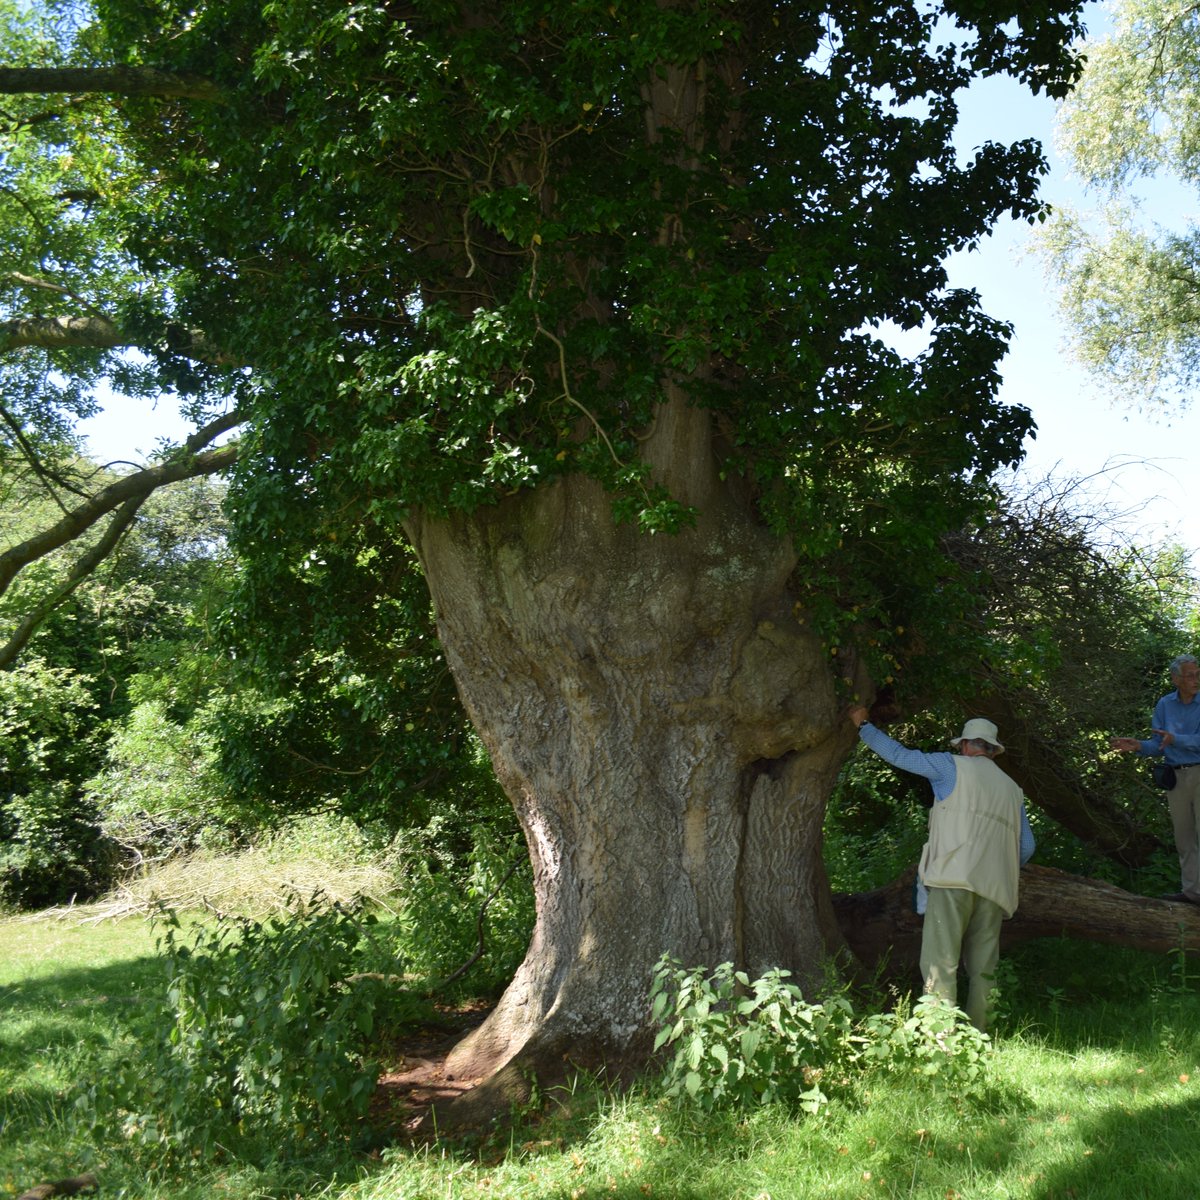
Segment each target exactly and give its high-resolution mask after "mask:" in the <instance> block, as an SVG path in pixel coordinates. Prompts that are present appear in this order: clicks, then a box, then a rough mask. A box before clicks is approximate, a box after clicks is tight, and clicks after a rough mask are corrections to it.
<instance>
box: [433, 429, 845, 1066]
mask: <svg viewBox="0 0 1200 1200" xmlns="http://www.w3.org/2000/svg"><path fill="white" fill-rule="evenodd" d="M677 434H678V431H676V433H675V434H672V435H671V436H676V435H677ZM685 458H686V456H685ZM676 461H679V460H676ZM691 461H695V458H694V457H693V458H692V459H691ZM676 482H677V483H678V484H680V485H682V486H684V488H685V490H686V489H687V484H686V482H685V481H676ZM693 482H694V481H693ZM706 511H707V513H708V515H707V516H706V517H705V518H703V519H702V521H701V524H700V525H699V527H698V528H697V529H695V530H692V531H688V532H685V533H683V534H680V535H677V536H645V535H640V534H638V533H637V532H636V531H635V530H633V529H630V528H628V527H616V526H614V524H613V521H612V518H611V515H610V498H609V497H608V496H607V495H605V494H604V493H603V492H602V491H601V490H600V489H599V488H598V487H596V486H595V485H594V484H592V483H590V482H589V481H586V480H581V479H569V480H565V481H562V482H559V483H557V484H555V485H553V486H551V487H548V488H546V489H542V490H540V491H538V492H536V493H533V494H529V495H524V496H519V497H515V498H513V499H511V500H509V501H507V502H505V503H504V504H501V505H499V506H497V507H495V508H491V509H484V510H481V511H478V512H476V513H474V514H472V515H471V516H469V517H452V518H449V519H436V520H435V519H432V518H428V517H422V518H418V519H414V520H413V521H412V523H411V524H410V529H409V532H410V536H411V537H412V540H413V543H414V545H415V546H416V548H417V550H418V553H419V555H420V557H421V561H422V565H423V567H424V570H425V574H426V577H427V579H428V582H429V585H430V588H431V591H432V594H433V597H434V603H435V606H436V609H437V618H438V628H439V634H440V637H441V640H442V644H443V646H444V647H445V651H446V654H447V658H448V661H449V664H450V667H451V669H452V671H453V672H454V675H455V678H456V679H457V681H458V685H459V689H460V692H461V694H462V698H463V701H464V703H465V705H466V707H467V710H468V712H469V713H470V715H471V717H472V719H473V721H474V722H475V724H476V726H477V728H478V729H479V730H480V732H481V735H482V736H483V738H484V740H485V742H486V744H487V747H488V750H489V752H490V753H491V756H492V762H493V765H494V768H495V770H496V773H497V776H498V777H499V779H500V781H501V782H502V784H503V785H504V787H505V789H506V790H507V792H508V795H509V796H510V798H511V799H512V802H513V804H514V806H515V808H516V811H517V814H518V816H519V818H520V821H521V824H522V826H523V828H524V831H525V835H526V838H527V841H528V845H529V852H530V856H531V859H532V862H533V874H534V888H535V894H536V899H537V921H536V927H535V931H534V934H533V939H532V942H531V945H530V947H529V951H528V954H527V956H526V958H525V961H524V963H523V964H522V966H521V968H520V969H519V971H518V972H517V975H516V977H515V979H514V980H513V982H512V984H511V986H510V987H509V988H508V990H507V991H506V992H505V994H504V996H503V998H502V999H501V1000H500V1002H499V1004H498V1006H497V1008H496V1010H495V1011H494V1012H493V1014H492V1016H491V1017H490V1018H489V1020H488V1021H487V1022H486V1023H485V1024H484V1025H483V1026H482V1027H481V1028H480V1029H479V1030H478V1031H477V1032H476V1033H475V1034H473V1035H472V1036H471V1037H470V1038H468V1039H467V1041H466V1042H465V1043H463V1044H462V1045H461V1046H460V1047H459V1048H458V1050H457V1051H456V1052H455V1054H454V1055H453V1056H452V1058H451V1061H450V1064H449V1069H450V1070H451V1071H452V1072H453V1073H455V1074H456V1075H458V1076H459V1077H460V1078H465V1077H481V1076H484V1075H488V1074H491V1073H492V1072H495V1071H497V1070H498V1069H499V1068H500V1067H502V1066H504V1065H505V1064H506V1063H509V1062H510V1061H512V1060H518V1061H519V1063H520V1065H521V1066H522V1067H524V1066H526V1065H528V1066H531V1067H532V1068H533V1069H534V1070H542V1069H544V1068H549V1069H551V1070H553V1069H554V1064H555V1063H557V1064H558V1067H559V1069H560V1070H561V1063H562V1059H563V1057H564V1056H570V1057H571V1059H572V1060H573V1061H576V1062H580V1063H589V1064H595V1063H598V1062H601V1061H603V1062H605V1063H606V1064H608V1065H610V1066H611V1065H617V1066H619V1065H621V1064H623V1063H636V1062H637V1061H638V1060H639V1059H640V1058H641V1057H642V1056H643V1055H644V1053H645V1051H646V1050H647V1048H648V1047H647V1043H648V1036H649V1027H648V1012H647V999H646V997H647V991H648V988H649V983H650V978H651V971H652V968H653V966H654V964H655V962H656V961H657V960H658V959H659V957H660V956H661V955H663V954H664V953H670V954H672V955H674V956H676V957H678V958H679V959H681V960H682V961H684V962H685V963H687V964H688V965H695V964H701V963H704V964H716V963H719V962H723V961H733V962H735V963H737V964H739V965H740V966H744V967H745V968H746V969H747V970H749V971H752V972H759V971H761V970H764V969H766V968H767V967H769V966H775V965H778V966H783V967H787V968H789V969H791V970H793V971H795V972H796V973H797V974H798V976H799V978H800V980H801V981H802V982H808V983H812V982H814V981H815V980H816V978H817V977H818V975H819V973H820V971H821V968H822V964H823V963H824V962H825V961H826V960H827V956H828V954H829V953H830V952H832V951H834V950H836V949H837V948H838V947H839V946H840V945H841V940H840V936H839V934H838V930H837V925H836V920H835V918H834V915H833V910H832V905H831V898H830V895H829V888H828V884H827V881H826V877H825V874H824V870H823V867H822V864H821V825H822V819H823V814H824V809H825V802H826V798H827V796H828V794H829V791H830V789H831V787H832V784H833V781H834V778H835V776H836V773H837V771H838V768H839V766H840V765H841V763H842V761H843V759H844V757H845V755H846V753H847V751H848V749H849V747H850V745H851V743H852V733H853V731H852V730H850V731H848V727H847V726H845V724H844V722H840V721H839V720H838V701H837V698H836V695H835V690H834V679H833V672H832V670H831V667H830V656H829V654H828V653H827V652H826V651H825V650H823V648H822V646H821V644H820V642H819V639H818V638H817V637H816V636H814V634H813V633H812V632H811V631H810V630H808V629H807V628H806V627H805V626H804V625H803V624H801V623H800V622H799V621H798V620H797V617H796V614H795V613H794V611H793V601H792V599H791V597H790V596H789V594H788V590H787V582H788V578H789V575H790V573H791V571H792V569H793V566H794V559H793V555H792V553H791V551H790V549H789V548H788V547H787V546H786V544H784V543H781V542H780V541H779V540H778V539H776V538H774V537H772V536H771V535H769V534H768V533H767V532H766V531H764V530H763V529H762V528H761V527H759V526H757V525H756V524H755V523H754V522H753V521H752V519H750V517H749V516H748V515H747V513H746V512H742V511H739V510H738V509H737V506H736V505H734V504H733V503H732V502H727V503H725V504H724V505H723V506H722V505H713V506H710V507H709V508H708V509H707V510H706Z"/></svg>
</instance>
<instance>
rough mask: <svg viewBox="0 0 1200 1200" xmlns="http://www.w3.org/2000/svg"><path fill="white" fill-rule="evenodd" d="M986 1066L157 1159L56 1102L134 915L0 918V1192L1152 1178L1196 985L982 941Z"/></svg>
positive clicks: (134, 1011)
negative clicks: (972, 1076) (812, 1103)
mask: <svg viewBox="0 0 1200 1200" xmlns="http://www.w3.org/2000/svg"><path fill="white" fill-rule="evenodd" d="M1005 962H1006V967H1005V985H1006V997H1005V1010H1004V1016H1003V1025H1002V1027H1001V1030H1000V1032H999V1033H998V1036H997V1039H996V1045H995V1050H994V1054H993V1056H992V1060H991V1065H990V1075H989V1086H988V1088H987V1090H986V1093H985V1096H984V1098H983V1100H982V1101H970V1102H968V1101H964V1100H962V1099H961V1098H958V1097H956V1096H954V1095H951V1094H946V1093H945V1092H944V1091H939V1090H938V1089H937V1088H936V1086H934V1085H929V1086H925V1085H922V1086H916V1087H914V1086H913V1085H911V1084H908V1085H905V1086H901V1085H900V1084H899V1083H898V1082H897V1081H894V1080H892V1079H889V1078H886V1077H880V1078H870V1077H868V1078H865V1079H863V1080H860V1081H859V1082H858V1083H857V1085H856V1086H855V1087H854V1088H853V1089H852V1091H851V1094H850V1096H849V1098H848V1099H845V1100H839V1101H837V1102H835V1103H834V1104H832V1105H831V1106H829V1107H828V1108H826V1109H825V1110H823V1111H822V1112H821V1113H820V1114H819V1115H817V1116H815V1117H801V1116H793V1115H790V1114H788V1113H787V1112H785V1111H783V1110H781V1109H774V1108H768V1109H761V1110H757V1111H754V1112H750V1113H745V1114H738V1113H718V1114H714V1115H712V1116H704V1115H702V1114H700V1113H699V1112H697V1111H696V1110H693V1109H686V1108H679V1107H677V1106H675V1105H672V1104H668V1103H666V1102H663V1101H662V1100H661V1099H660V1098H659V1097H657V1096H656V1095H655V1093H654V1091H653V1090H652V1089H651V1088H649V1087H647V1088H645V1089H643V1090H637V1091H634V1092H632V1093H629V1094H626V1095H623V1096H614V1095H611V1094H608V1093H605V1092H603V1091H600V1090H597V1089H593V1088H591V1087H589V1086H587V1084H586V1083H580V1084H579V1085H578V1086H577V1087H575V1088H574V1089H572V1090H571V1091H569V1092H568V1091H565V1090H559V1091H555V1092H552V1093H550V1094H549V1095H548V1096H546V1097H543V1098H542V1099H543V1101H544V1103H542V1104H541V1105H539V1106H537V1107H536V1109H532V1108H531V1110H530V1111H529V1112H528V1113H527V1114H525V1115H524V1116H523V1118H522V1119H521V1120H520V1121H519V1122H518V1124H517V1125H516V1126H514V1127H512V1128H508V1129H499V1128H498V1129H497V1130H496V1131H495V1132H494V1133H492V1134H491V1135H490V1136H487V1137H484V1138H476V1139H473V1140H454V1139H449V1138H447V1139H444V1140H442V1141H439V1142H435V1143H433V1144H432V1145H430V1146H425V1147H421V1148H412V1147H407V1146H402V1145H392V1146H390V1147H388V1148H386V1149H382V1150H379V1149H376V1150H375V1151H373V1152H371V1153H369V1154H367V1153H361V1152H358V1153H356V1152H353V1151H352V1150H350V1149H349V1148H348V1147H346V1146H333V1147H330V1148H328V1149H326V1150H323V1151H321V1152H319V1153H317V1152H314V1153H313V1154H311V1155H310V1156H309V1157H307V1158H304V1159H295V1158H293V1159H286V1160H280V1161H268V1162H262V1163H257V1164H249V1165H248V1164H242V1163H232V1164H231V1163H229V1162H225V1163H216V1162H204V1161H197V1162H195V1163H193V1164H191V1165H189V1166H187V1167H185V1168H180V1167H174V1168H171V1169H169V1170H168V1169H167V1168H166V1167H164V1166H163V1164H162V1163H160V1162H157V1161H155V1160H154V1158H153V1157H152V1156H148V1152H147V1151H146V1149H144V1148H141V1149H138V1148H137V1147H135V1146H134V1145H133V1144H131V1143H128V1142H126V1141H124V1140H123V1139H122V1138H121V1137H120V1136H119V1134H117V1135H113V1134H106V1135H103V1136H99V1135H95V1134H93V1133H92V1131H91V1129H92V1127H91V1126H90V1125H89V1123H88V1121H87V1120H86V1113H85V1112H83V1111H80V1110H77V1109H76V1108H75V1102H76V1099H77V1098H78V1096H79V1095H80V1094H81V1092H82V1091H86V1085H87V1083H88V1082H89V1081H91V1080H95V1079H96V1078H98V1077H100V1076H102V1075H103V1073H104V1072H105V1070H106V1064H111V1061H112V1057H113V1056H114V1055H120V1054H123V1053H129V1052H136V1049H137V1046H138V1044H139V1040H140V1039H142V1038H143V1037H144V1035H145V1032H146V1029H147V1028H148V1022H150V1021H152V1020H154V1019H155V1017H156V1015H157V1014H158V1013H159V1012H160V1011H161V1007H162V1004H163V993H162V979H163V976H162V971H161V964H160V963H159V962H158V961H157V960H156V954H155V944H154V937H153V934H152V933H151V931H150V929H149V926H148V923H147V922H146V921H145V920H143V919H142V918H140V917H130V918H126V919H124V920H121V921H115V922H103V923H94V924H86V923H83V922H81V921H80V920H79V919H78V915H77V916H76V918H75V919H73V920H67V919H64V920H55V921H50V920H41V921H31V920H29V919H21V918H12V919H8V920H5V921H0V1196H14V1195H17V1194H19V1193H20V1192H21V1191H23V1190H24V1189H26V1188H28V1187H31V1186H33V1185H34V1184H36V1183H40V1182H43V1181H45V1180H49V1179H57V1178H61V1177H63V1176H68V1175H74V1174H78V1173H80V1172H83V1171H87V1170H92V1171H95V1172H96V1173H97V1175H98V1176H99V1177H100V1183H101V1196H102V1197H105V1196H113V1197H116V1196H120V1197H123V1198H126V1197H127V1198H130V1200H134V1198H140V1197H146V1198H148V1200H149V1198H153V1200H167V1198H168V1197H170V1200H181V1198H182V1200H193V1198H195V1200H218V1198H220V1200H226V1198H228V1200H241V1198H243V1197H244V1198H245V1200H252V1198H258V1197H266V1196H271V1197H280V1198H281V1200H283V1198H285V1197H286V1198H289V1200H290V1198H292V1197H301V1196H304V1197H307V1196H329V1197H333V1196H336V1197H339V1198H342V1197H345V1198H346V1200H351V1198H353V1200H409V1198H411V1200H434V1198H435V1197H436V1198H443V1197H450V1198H459V1197H480V1198H483V1197H490V1198H496V1197H500V1198H505V1200H508V1198H512V1200H515V1198H517V1197H530V1198H532V1197H538V1198H544V1197H551V1198H561V1200H571V1198H583V1197H587V1198H589V1200H599V1198H600V1197H625V1198H629V1200H633V1198H635V1197H643V1196H658V1197H669V1198H671V1200H693V1198H694V1200H701V1198H703V1200H766V1198H771V1200H790V1198H797V1200H801V1198H803V1200H807V1198H809V1197H812V1198H818V1200H859V1198H870V1197H919V1198H921V1200H955V1198H959V1200H984V1198H989V1200H990V1198H994V1197H1017V1198H1021V1200H1050V1198H1052V1197H1064V1198H1066V1197H1077V1198H1082V1200H1108V1198H1112V1200H1132V1198H1137V1197H1146V1198H1147V1200H1173V1198H1175V1197H1179V1198H1180V1200H1182V1198H1183V1197H1188V1198H1189V1200H1190V1198H1191V1197H1193V1196H1194V1195H1195V1189H1196V1185H1195V1180H1196V1174H1197V1171H1198V1170H1200V991H1198V989H1197V984H1196V981H1195V980H1194V979H1193V978H1192V977H1191V975H1190V972H1191V971H1192V970H1193V969H1194V968H1193V966H1192V964H1190V963H1188V962H1186V961H1181V960H1180V959H1179V958H1178V956H1171V957H1166V958H1164V957H1161V956H1159V957H1154V956H1149V955H1143V954H1139V953H1137V952H1134V951H1128V950H1116V949H1111V948H1104V947H1099V946H1092V945H1084V944H1079V943H1066V942H1043V943H1034V944H1031V945H1029V946H1026V947H1023V948H1020V949H1019V950H1017V951H1014V952H1013V953H1011V954H1009V955H1007V956H1006V959H1005Z"/></svg>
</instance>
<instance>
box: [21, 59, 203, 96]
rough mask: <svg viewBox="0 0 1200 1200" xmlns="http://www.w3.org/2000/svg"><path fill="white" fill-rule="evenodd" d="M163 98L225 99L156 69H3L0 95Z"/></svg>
mask: <svg viewBox="0 0 1200 1200" xmlns="http://www.w3.org/2000/svg"><path fill="white" fill-rule="evenodd" d="M80 92H103V93H105V94H107V95H111V96H162V97H164V98H175V99H184V100H214V101H220V100H223V99H224V94H223V93H222V91H221V89H220V88H219V87H217V85H216V84H215V83H213V82H212V81H211V80H208V79H202V78H200V77H199V76H197V75H177V74H176V73H175V72H173V71H160V70H158V69H156V68H155V67H4V68H0V94H4V95H19V94H20V95H29V94H38V95H49V94H59V93H61V94H64V95H74V94H78V93H80Z"/></svg>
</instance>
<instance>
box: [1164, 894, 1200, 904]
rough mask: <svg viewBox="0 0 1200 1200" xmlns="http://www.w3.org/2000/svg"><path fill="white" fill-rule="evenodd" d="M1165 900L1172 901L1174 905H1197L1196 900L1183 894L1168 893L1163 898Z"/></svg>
mask: <svg viewBox="0 0 1200 1200" xmlns="http://www.w3.org/2000/svg"><path fill="white" fill-rule="evenodd" d="M1163 899H1164V900H1170V901H1171V903H1172V904H1195V903H1196V902H1195V900H1193V899H1191V898H1190V897H1189V896H1185V895H1184V894H1183V892H1168V893H1167V895H1165V896H1164V897H1163Z"/></svg>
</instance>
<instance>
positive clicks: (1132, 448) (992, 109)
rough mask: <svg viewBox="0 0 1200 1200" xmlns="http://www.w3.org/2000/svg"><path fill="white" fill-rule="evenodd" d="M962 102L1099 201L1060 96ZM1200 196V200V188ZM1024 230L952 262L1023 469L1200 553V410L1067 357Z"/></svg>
mask: <svg viewBox="0 0 1200 1200" xmlns="http://www.w3.org/2000/svg"><path fill="white" fill-rule="evenodd" d="M1087 12H1088V19H1089V30H1090V31H1096V30H1101V29H1103V28H1104V25H1105V18H1104V9H1103V6H1102V5H1100V4H1097V3H1091V4H1089V5H1088V6H1087ZM962 114H963V116H962V134H961V142H962V144H963V147H964V149H969V148H970V147H971V146H973V145H977V144H979V143H980V142H982V141H984V140H986V139H989V138H990V139H993V140H997V141H1014V140H1016V139H1018V138H1024V137H1030V136H1033V137H1037V138H1039V139H1040V140H1041V141H1042V143H1043V145H1044V147H1045V149H1046V152H1047V156H1048V158H1049V160H1050V165H1051V173H1050V175H1049V176H1048V177H1047V179H1046V181H1045V183H1044V185H1043V189H1042V194H1043V196H1044V197H1045V198H1046V199H1047V200H1049V201H1050V202H1051V203H1058V204H1068V205H1071V206H1072V207H1076V208H1089V207H1095V206H1096V205H1097V204H1098V200H1097V199H1095V198H1092V197H1088V196H1087V195H1086V194H1085V193H1084V192H1083V191H1082V190H1081V189H1080V187H1079V185H1078V183H1077V181H1076V180H1074V179H1073V178H1072V177H1071V174H1070V172H1069V170H1068V167H1067V165H1066V163H1065V162H1064V161H1063V160H1062V159H1061V158H1060V157H1059V155H1058V153H1057V151H1056V149H1055V146H1054V120H1055V104H1054V102H1053V101H1051V100H1048V99H1047V98H1045V97H1044V96H1043V97H1035V96H1032V95H1030V94H1029V93H1028V91H1026V90H1025V89H1024V88H1022V87H1020V86H1018V85H1016V84H1013V83H1010V82H1007V81H1004V80H988V81H985V82H983V83H980V84H976V85H975V86H974V87H973V88H972V89H971V90H970V92H969V93H968V94H967V95H966V96H965V97H964V99H963V104H962ZM1189 203H1190V201H1189V200H1188V199H1187V198H1186V197H1183V198H1181V194H1180V192H1179V190H1178V189H1172V188H1169V187H1158V188H1156V187H1151V188H1150V189H1149V190H1148V191H1147V192H1146V193H1145V211H1146V213H1147V215H1148V216H1149V217H1150V218H1152V219H1155V220H1158V221H1161V222H1162V223H1164V224H1176V225H1177V224H1179V222H1180V221H1181V220H1183V219H1185V218H1186V217H1187V216H1188V204H1189ZM1196 203H1197V205H1198V206H1200V200H1197V202H1196ZM1029 241H1030V230H1029V228H1028V226H1025V225H1023V224H1017V223H1015V222H1007V223H1005V224H1004V225H1002V226H1000V227H999V228H998V229H997V230H996V231H995V232H994V233H993V234H992V235H991V236H990V237H988V238H987V239H985V240H984V242H983V244H982V245H981V246H980V248H979V249H978V250H976V251H974V252H972V253H970V254H964V255H959V256H956V258H955V259H954V260H953V261H952V262H951V264H950V271H951V279H952V282H953V283H954V284H955V285H957V286H969V287H974V288H976V289H978V291H979V292H980V294H981V296H982V298H983V306H984V309H985V311H987V312H988V313H990V314H991V315H993V316H995V317H1000V318H1002V319H1004V320H1006V321H1009V322H1011V323H1012V325H1013V326H1014V327H1015V334H1014V337H1013V341H1012V345H1011V349H1010V352H1009V355H1008V357H1007V358H1006V359H1005V361H1004V363H1003V364H1002V371H1003V375H1004V384H1003V387H1002V390H1001V399H1002V401H1004V402H1005V403H1009V404H1024V405H1026V406H1027V407H1028V408H1030V409H1031V410H1032V412H1033V415H1034V418H1035V420H1036V421H1037V424H1038V434H1037V437H1036V438H1035V439H1034V440H1033V441H1032V442H1031V443H1030V444H1029V451H1028V458H1027V463H1026V466H1025V468H1024V473H1025V474H1026V475H1028V476H1030V477H1032V478H1040V477H1043V476H1045V475H1047V474H1048V473H1054V474H1055V475H1056V476H1057V477H1060V478H1062V479H1065V478H1067V477H1077V478H1085V479H1091V480H1092V482H1091V484H1090V485H1089V487H1090V493H1091V495H1092V496H1093V497H1094V498H1095V503H1096V504H1097V505H1099V506H1101V507H1103V508H1105V509H1108V510H1112V511H1115V512H1120V513H1127V514H1129V516H1128V517H1127V519H1126V520H1125V522H1124V528H1125V529H1126V531H1127V533H1128V534H1129V535H1130V536H1133V537H1134V538H1135V540H1138V541H1139V542H1141V543H1142V544H1150V545H1154V544H1161V543H1166V542H1173V541H1177V542H1179V543H1181V544H1183V545H1184V546H1186V547H1188V548H1189V549H1191V550H1192V551H1193V552H1194V553H1196V554H1197V555H1198V560H1200V505H1198V506H1193V508H1194V510H1195V516H1193V517H1189V516H1188V513H1187V491H1188V488H1189V487H1190V486H1191V483H1192V481H1193V480H1194V479H1196V478H1197V474H1198V472H1200V411H1197V410H1195V409H1191V410H1185V411H1182V412H1169V413H1160V414H1158V415H1155V416H1147V415H1143V414H1140V413H1138V412H1137V411H1136V409H1135V408H1134V407H1133V405H1132V404H1130V405H1129V406H1127V407H1123V406H1119V405H1114V404H1113V402H1112V401H1111V400H1110V399H1109V398H1108V396H1107V394H1106V393H1103V392H1102V391H1101V389H1100V388H1099V387H1098V386H1097V385H1096V384H1095V383H1094V382H1093V381H1092V380H1091V379H1090V378H1089V377H1088V376H1087V375H1086V374H1085V373H1084V372H1083V371H1082V370H1080V369H1079V368H1078V367H1076V366H1075V365H1074V364H1073V363H1072V361H1071V359H1070V356H1069V353H1068V349H1067V344H1066V330H1065V328H1064V326H1063V324H1062V322H1061V320H1060V318H1059V316H1058V312H1057V307H1056V300H1055V296H1054V294H1053V290H1052V288H1051V287H1050V285H1049V284H1048V282H1047V280H1046V278H1045V276H1044V271H1043V267H1042V264H1041V263H1040V262H1039V261H1038V260H1037V258H1036V257H1035V256H1034V255H1033V254H1031V253H1030V251H1029ZM183 432H185V429H184V426H183V424H182V422H181V421H180V420H179V419H178V416H177V414H176V413H175V412H174V410H173V408H172V406H171V404H170V402H169V400H164V401H162V402H160V404H159V405H158V406H157V409H156V410H154V411H148V409H147V407H146V405H145V404H144V402H139V403H136V404H135V403H133V402H121V401H120V400H119V398H115V399H114V401H113V404H112V405H111V406H110V408H109V410H108V412H107V414H106V415H105V417H104V418H102V419H98V420H97V421H95V422H92V423H90V424H89V426H88V433H89V436H90V439H91V441H90V444H91V448H92V452H93V453H94V454H96V455H97V456H100V457H104V458H128V457H131V456H135V455H134V454H133V452H138V453H140V454H143V455H144V454H147V453H149V452H150V451H152V450H153V449H154V447H155V443H156V440H157V438H159V437H161V436H170V437H178V436H180V435H181V434H182V433H183Z"/></svg>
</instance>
